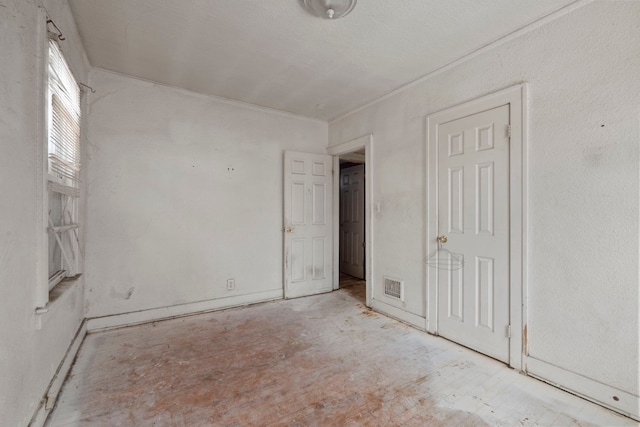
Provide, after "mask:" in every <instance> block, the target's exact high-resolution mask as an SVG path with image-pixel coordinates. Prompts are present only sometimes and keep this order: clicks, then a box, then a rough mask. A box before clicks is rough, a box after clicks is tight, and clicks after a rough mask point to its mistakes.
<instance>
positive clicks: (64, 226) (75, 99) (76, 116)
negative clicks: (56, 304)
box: [47, 40, 80, 290]
mask: <svg viewBox="0 0 640 427" xmlns="http://www.w3.org/2000/svg"><path fill="white" fill-rule="evenodd" d="M48 65H49V66H48V80H49V82H48V83H49V84H48V96H47V106H48V108H47V110H48V111H47V114H48V121H47V123H48V150H47V154H48V162H47V163H48V170H47V173H48V180H47V201H48V203H47V206H48V213H47V214H48V224H49V226H48V228H47V240H48V268H49V290H51V289H52V288H53V287H54V286H56V285H57V284H58V283H60V281H61V280H63V279H64V278H66V277H72V276H75V275H77V274H79V273H80V265H79V258H80V236H79V230H78V228H79V223H78V218H79V212H78V210H79V200H78V199H79V197H80V189H79V183H80V88H79V86H78V83H77V82H76V80H75V78H74V77H73V74H72V73H71V70H70V68H69V66H68V64H67V62H66V61H65V59H64V57H63V55H62V52H61V51H60V47H59V46H58V43H57V42H56V41H54V40H49V64H48Z"/></svg>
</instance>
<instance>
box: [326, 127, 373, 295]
mask: <svg viewBox="0 0 640 427" xmlns="http://www.w3.org/2000/svg"><path fill="white" fill-rule="evenodd" d="M363 148H364V159H365V161H364V163H365V175H366V178H365V180H364V199H365V210H364V215H365V232H364V234H365V242H366V243H365V244H366V247H365V273H364V279H365V281H366V302H365V304H366V305H367V307H371V306H372V305H371V304H372V295H373V288H374V283H373V274H372V272H373V259H374V257H373V247H374V242H373V215H372V212H373V210H372V208H371V206H373V202H372V197H373V161H372V159H373V134H372V133H369V134H366V135H362V136H360V137H358V138H355V139H352V140H350V141H346V142H343V143H341V144H336V145H332V146H330V147H327V153H328V154H329V155H331V156H334V157H333V171H334V173H333V247H334V250H333V289H338V287H339V284H340V253H339V250H340V249H339V248H340V158H339V156H340V155H341V154H348V153H352V152H354V151H357V150H361V149H363Z"/></svg>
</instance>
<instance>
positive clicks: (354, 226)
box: [338, 148, 366, 302]
mask: <svg viewBox="0 0 640 427" xmlns="http://www.w3.org/2000/svg"><path fill="white" fill-rule="evenodd" d="M339 158H340V198H339V201H340V209H339V212H340V217H339V220H340V223H339V227H340V237H339V245H338V251H339V260H340V263H339V267H338V268H339V270H340V276H339V278H340V282H339V288H340V289H348V292H349V293H350V294H352V295H353V296H354V297H356V298H358V299H360V300H362V302H365V295H366V292H365V284H366V281H365V264H366V261H365V253H366V236H365V224H366V221H365V214H364V212H365V206H366V204H365V179H366V174H365V156H364V148H362V149H360V150H358V151H356V152H353V153H349V154H343V155H341V156H339Z"/></svg>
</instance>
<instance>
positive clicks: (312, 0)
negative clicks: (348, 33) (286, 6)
mask: <svg viewBox="0 0 640 427" xmlns="http://www.w3.org/2000/svg"><path fill="white" fill-rule="evenodd" d="M302 3H303V4H304V7H305V8H306V9H307V10H308V11H309V12H311V13H312V14H314V15H315V16H318V17H320V18H324V19H338V18H342V17H343V16H346V15H347V14H349V12H351V11H352V10H353V8H354V7H355V6H356V0H302Z"/></svg>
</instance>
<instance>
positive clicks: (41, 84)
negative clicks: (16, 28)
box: [34, 7, 49, 308]
mask: <svg viewBox="0 0 640 427" xmlns="http://www.w3.org/2000/svg"><path fill="white" fill-rule="evenodd" d="M36 40H37V42H38V46H37V51H38V54H37V55H38V56H37V60H36V66H37V81H36V162H37V167H36V224H35V225H36V245H37V246H36V283H35V301H34V305H35V307H36V308H39V307H44V306H46V305H47V303H48V302H49V247H48V235H47V227H49V215H48V212H49V190H48V188H47V183H48V181H49V179H48V178H49V177H48V173H47V172H46V171H48V170H49V160H48V144H49V141H48V133H49V131H48V129H49V125H48V118H47V117H48V96H47V94H48V91H49V73H48V70H49V37H48V36H47V11H46V10H45V9H44V8H43V7H38V16H37V39H36Z"/></svg>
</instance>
